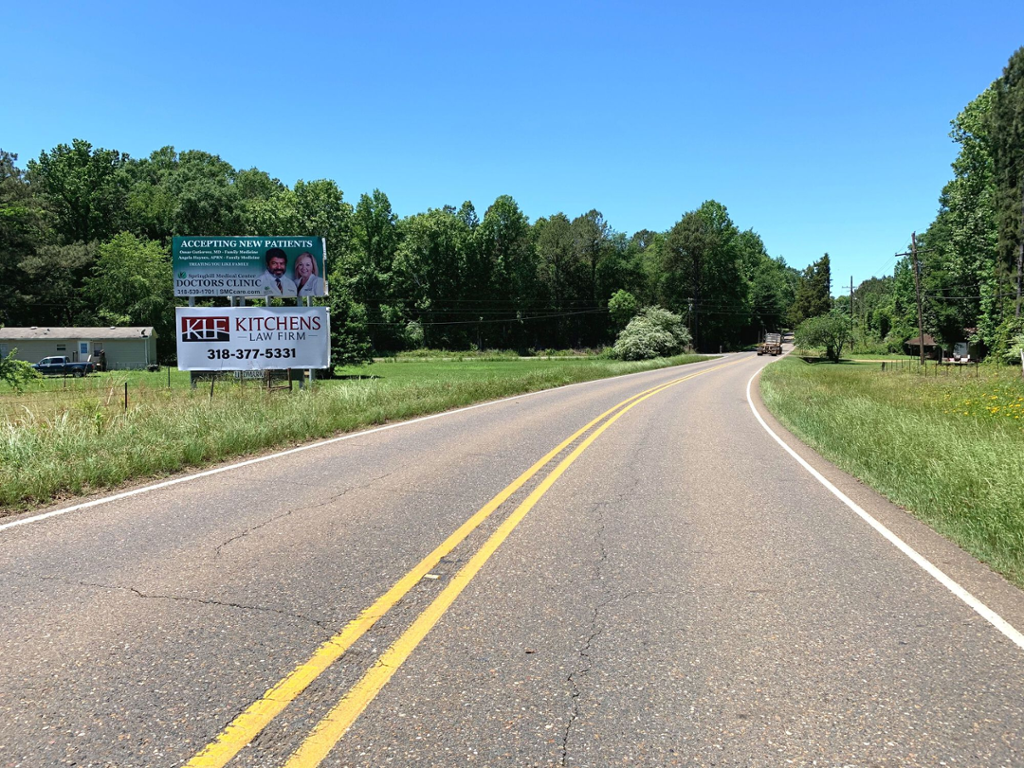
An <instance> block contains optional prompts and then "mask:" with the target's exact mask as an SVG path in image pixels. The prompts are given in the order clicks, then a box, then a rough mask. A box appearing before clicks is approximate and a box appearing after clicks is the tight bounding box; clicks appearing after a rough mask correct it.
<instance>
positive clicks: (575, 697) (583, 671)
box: [559, 477, 640, 766]
mask: <svg viewBox="0 0 1024 768" xmlns="http://www.w3.org/2000/svg"><path fill="white" fill-rule="evenodd" d="M639 485H640V478H639V477H634V478H633V483H632V484H631V485H630V487H629V488H628V489H626V490H624V491H622V492H621V493H619V494H617V495H616V496H615V498H614V499H612V500H610V501H599V502H597V503H595V504H594V505H593V506H592V507H591V508H590V511H589V513H588V514H587V517H588V518H589V517H590V516H591V515H593V516H594V517H595V518H596V520H595V522H596V523H597V526H596V532H595V534H594V541H595V542H596V544H597V547H598V558H597V561H596V562H595V563H594V577H593V582H594V583H596V584H599V585H601V589H602V591H603V592H604V593H605V599H604V600H602V601H601V602H599V603H598V604H597V605H595V606H594V612H593V616H592V617H591V619H590V635H589V636H588V637H587V639H586V640H585V641H584V643H583V645H582V646H581V647H580V649H579V658H580V666H578V667H577V668H576V669H574V670H573V671H572V672H570V673H569V676H568V677H567V678H566V682H567V683H568V684H569V686H570V694H569V695H570V696H571V698H572V711H571V712H570V713H569V720H568V722H567V723H566V724H565V732H564V733H563V734H562V756H561V760H560V761H559V764H560V765H562V766H567V765H568V764H569V739H570V738H571V736H572V729H573V726H574V725H575V724H576V721H577V720H578V719H579V717H580V697H581V696H582V695H583V692H582V691H581V690H580V685H579V682H578V681H579V679H580V678H582V677H584V676H585V675H587V674H588V673H589V672H590V670H591V669H592V668H593V659H591V657H590V648H591V646H592V645H593V643H594V641H595V640H596V639H597V638H598V637H599V636H600V635H601V632H602V631H603V628H602V627H600V626H599V625H598V620H599V617H600V615H601V611H603V610H604V609H605V608H607V607H608V606H609V605H611V604H612V603H614V602H618V601H620V600H623V599H626V596H623V595H615V594H612V591H611V589H610V588H609V587H608V586H607V585H605V584H604V583H603V582H604V566H605V564H606V563H607V562H608V548H607V546H606V545H605V520H604V514H605V511H606V510H607V509H608V508H609V507H612V506H618V505H620V504H621V503H622V501H623V500H624V499H626V498H627V497H629V496H631V495H632V494H633V493H634V491H635V490H636V488H637V487H638V486H639Z"/></svg>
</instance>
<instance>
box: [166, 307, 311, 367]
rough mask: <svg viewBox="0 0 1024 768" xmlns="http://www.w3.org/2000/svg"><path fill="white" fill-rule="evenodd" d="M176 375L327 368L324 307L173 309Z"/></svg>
mask: <svg viewBox="0 0 1024 768" xmlns="http://www.w3.org/2000/svg"><path fill="white" fill-rule="evenodd" d="M175 330H176V335H177V337H178V370H180V371H252V370H263V369H268V368H269V369H285V368H327V367H328V366H329V365H330V348H331V344H330V338H331V334H330V325H329V320H328V316H327V307H213V308H207V307H202V308H200V307H178V308H177V309H176V310H175Z"/></svg>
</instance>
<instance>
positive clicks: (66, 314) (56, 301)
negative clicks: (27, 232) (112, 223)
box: [19, 242, 97, 326]
mask: <svg viewBox="0 0 1024 768" xmlns="http://www.w3.org/2000/svg"><path fill="white" fill-rule="evenodd" d="M96 245H97V244H96V243H95V242H91V243H72V244H70V245H54V244H49V243H48V244H45V245H40V246H39V247H37V248H36V249H35V251H34V252H33V253H32V254H30V255H29V256H26V257H25V258H24V259H22V261H21V263H20V264H19V269H20V271H21V273H22V275H23V276H24V283H23V284H24V295H25V298H26V300H27V301H28V302H29V303H30V304H31V305H32V306H33V314H32V320H33V323H32V324H34V325H58V326H61V325H65V326H74V325H77V324H81V323H85V322H91V319H92V311H91V309H90V307H91V302H90V301H88V300H87V298H86V297H85V295H84V294H83V292H82V286H83V284H84V281H85V279H86V278H87V277H88V276H89V275H90V274H91V269H92V265H93V262H94V261H95V260H96Z"/></svg>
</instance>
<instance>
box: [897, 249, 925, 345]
mask: <svg viewBox="0 0 1024 768" xmlns="http://www.w3.org/2000/svg"><path fill="white" fill-rule="evenodd" d="M910 243H911V247H910V251H909V252H906V253H897V254H896V258H897V259H900V258H903V257H904V256H912V257H913V259H914V289H915V290H916V292H917V332H918V333H919V334H920V340H921V365H924V309H923V305H922V303H921V262H919V261H918V260H917V254H918V253H924V252H925V251H932V250H934V249H933V248H918V247H917V232H912V233H911V235H910Z"/></svg>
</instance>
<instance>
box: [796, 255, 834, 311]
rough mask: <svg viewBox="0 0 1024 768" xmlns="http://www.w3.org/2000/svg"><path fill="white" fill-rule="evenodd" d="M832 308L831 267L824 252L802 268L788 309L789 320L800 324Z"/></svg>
mask: <svg viewBox="0 0 1024 768" xmlns="http://www.w3.org/2000/svg"><path fill="white" fill-rule="evenodd" d="M830 309H832V267H831V265H830V264H829V258H828V254H827V253H826V254H825V255H824V256H822V257H821V258H820V259H818V260H817V261H816V262H814V263H813V264H811V265H810V266H809V267H807V269H805V270H804V272H803V275H802V276H801V279H800V283H799V285H798V286H797V289H796V299H795V301H794V303H793V307H792V309H790V312H789V314H790V321H791V322H792V324H793V325H800V324H801V323H803V321H804V320H807V319H809V318H812V317H819V316H820V315H824V314H826V313H827V312H828V311H829V310H830Z"/></svg>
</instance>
